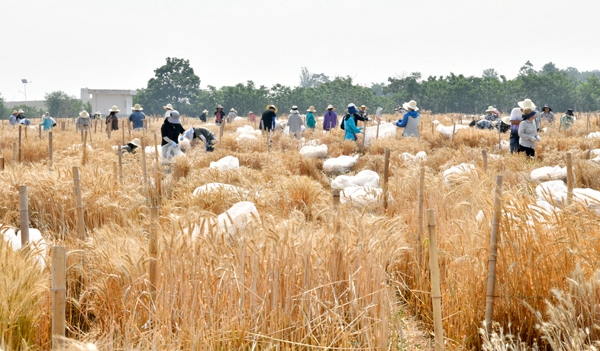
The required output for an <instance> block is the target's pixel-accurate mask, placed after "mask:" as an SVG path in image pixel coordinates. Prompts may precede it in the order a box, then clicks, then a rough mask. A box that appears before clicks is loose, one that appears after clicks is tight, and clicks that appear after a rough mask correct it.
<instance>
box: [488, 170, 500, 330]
mask: <svg viewBox="0 0 600 351" xmlns="http://www.w3.org/2000/svg"><path fill="white" fill-rule="evenodd" d="M501 216H502V176H501V175H498V176H496V194H495V196H494V219H493V220H492V233H491V236H490V257H489V259H488V281H487V294H486V297H485V330H486V332H487V334H488V335H490V334H491V332H492V317H493V316H494V293H495V290H496V258H497V257H498V254H497V252H498V245H497V243H498V232H499V230H500V217H501Z"/></svg>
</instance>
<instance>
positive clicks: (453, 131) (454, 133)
mask: <svg viewBox="0 0 600 351" xmlns="http://www.w3.org/2000/svg"><path fill="white" fill-rule="evenodd" d="M455 136H456V123H454V124H453V125H452V146H454V137H455Z"/></svg>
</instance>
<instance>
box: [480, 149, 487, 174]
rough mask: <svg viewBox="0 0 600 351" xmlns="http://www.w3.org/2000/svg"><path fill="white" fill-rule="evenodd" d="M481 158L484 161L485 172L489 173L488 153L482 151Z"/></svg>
mask: <svg viewBox="0 0 600 351" xmlns="http://www.w3.org/2000/svg"><path fill="white" fill-rule="evenodd" d="M481 158H482V159H483V171H484V172H485V173H487V170H488V153H487V150H481Z"/></svg>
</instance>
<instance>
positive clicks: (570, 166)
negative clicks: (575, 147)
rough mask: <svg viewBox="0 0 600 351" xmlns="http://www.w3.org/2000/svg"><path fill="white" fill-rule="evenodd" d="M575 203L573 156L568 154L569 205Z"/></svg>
mask: <svg viewBox="0 0 600 351" xmlns="http://www.w3.org/2000/svg"><path fill="white" fill-rule="evenodd" d="M572 203H573V155H572V154H571V153H570V152H567V205H570V204H572Z"/></svg>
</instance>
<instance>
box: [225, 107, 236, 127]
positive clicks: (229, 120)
mask: <svg viewBox="0 0 600 351" xmlns="http://www.w3.org/2000/svg"><path fill="white" fill-rule="evenodd" d="M236 117H237V111H236V110H235V109H234V108H233V107H232V108H231V110H229V113H228V114H227V123H233V120H234V119H235V118H236Z"/></svg>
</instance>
